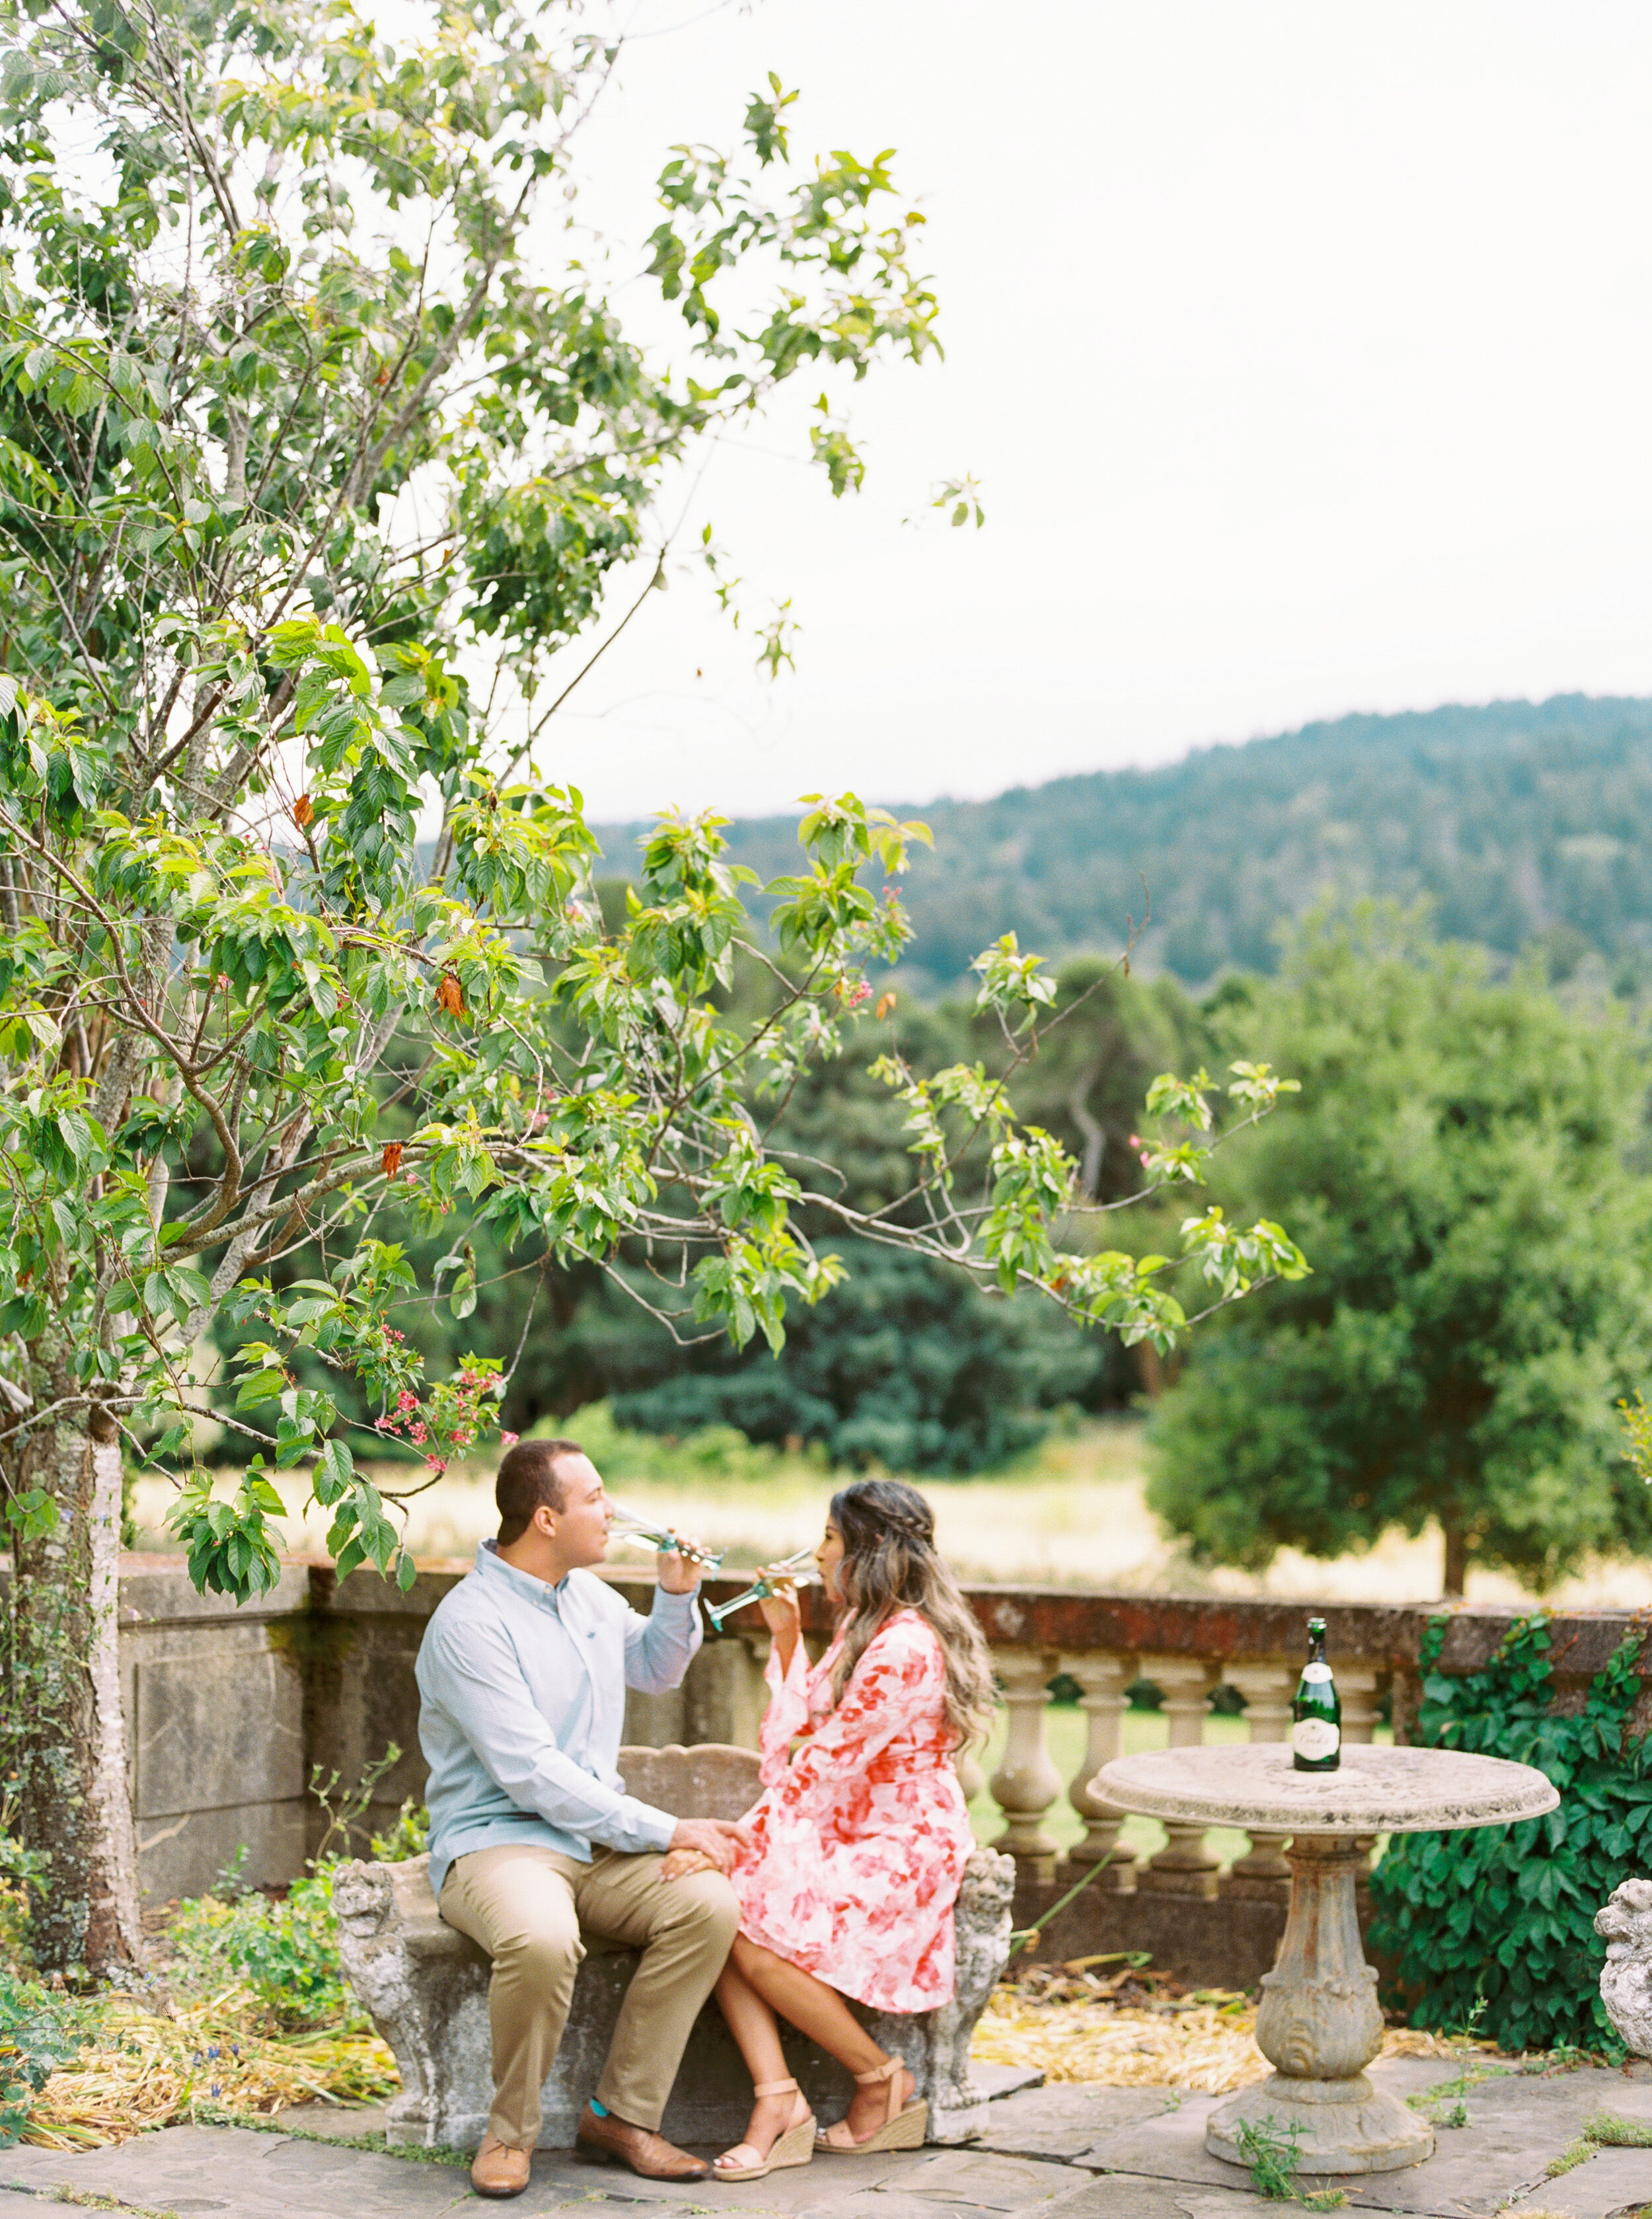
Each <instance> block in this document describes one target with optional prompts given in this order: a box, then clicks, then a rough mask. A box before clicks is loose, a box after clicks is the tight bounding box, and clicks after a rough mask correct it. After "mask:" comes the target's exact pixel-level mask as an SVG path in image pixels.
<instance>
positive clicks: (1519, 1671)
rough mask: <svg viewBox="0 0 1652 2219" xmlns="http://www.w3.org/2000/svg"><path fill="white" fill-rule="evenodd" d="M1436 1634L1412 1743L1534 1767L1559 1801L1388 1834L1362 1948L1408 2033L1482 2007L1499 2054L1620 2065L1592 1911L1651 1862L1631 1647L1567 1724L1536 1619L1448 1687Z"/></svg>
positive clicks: (1440, 1631)
mask: <svg viewBox="0 0 1652 2219" xmlns="http://www.w3.org/2000/svg"><path fill="white" fill-rule="evenodd" d="M1445 1628H1446V1620H1445V1619H1444V1618H1437V1619H1432V1621H1431V1622H1430V1625H1429V1629H1428V1632H1427V1634H1426V1636H1425V1639H1424V1643H1423V1650H1422V1656H1421V1658H1420V1663H1421V1665H1422V1669H1423V1700H1422V1705H1421V1707H1420V1710H1419V1713H1418V1728H1419V1739H1420V1740H1421V1741H1422V1742H1424V1743H1427V1744H1429V1745H1430V1746H1433V1747H1438V1748H1444V1749H1457V1750H1473V1751H1475V1752H1477V1753H1479V1754H1481V1755H1482V1756H1503V1757H1512V1758H1513V1759H1514V1760H1515V1761H1516V1762H1518V1763H1521V1764H1531V1765H1535V1766H1537V1768H1538V1770H1539V1771H1541V1772H1544V1773H1546V1774H1547V1775H1548V1776H1549V1778H1550V1780H1552V1781H1554V1783H1555V1785H1556V1787H1557V1788H1558V1789H1559V1790H1560V1793H1561V1801H1560V1806H1559V1808H1558V1809H1557V1810H1554V1811H1551V1812H1549V1814H1548V1815H1547V1816H1546V1817H1544V1818H1528V1819H1525V1820H1523V1821H1522V1822H1521V1824H1518V1825H1517V1826H1481V1827H1477V1828H1475V1829H1472V1830H1469V1831H1463V1832H1456V1833H1449V1834H1405V1835H1400V1836H1396V1837H1395V1838H1394V1841H1393V1842H1392V1843H1390V1845H1389V1847H1388V1852H1387V1854H1386V1855H1384V1857H1383V1859H1382V1863H1381V1864H1380V1865H1379V1866H1378V1868H1377V1869H1376V1874H1374V1875H1373V1878H1372V1882H1371V1894H1372V1898H1373V1900H1374V1901H1375V1903H1376V1906H1377V1909H1378V1911H1379V1914H1380V1915H1379V1917H1378V1918H1377V1921H1376V1924H1375V1925H1374V1926H1373V1927H1372V1929H1371V1936H1370V1938H1371V1943H1372V1946H1373V1948H1374V1949H1377V1950H1379V1951H1381V1952H1382V1953H1384V1954H1385V1955H1388V1956H1390V1957H1391V1958H1392V1959H1393V1960H1394V1963H1395V1967H1396V1970H1397V1973H1398V1977H1399V1980H1400V1984H1401V1986H1402V1987H1403V1988H1404V1990H1405V1991H1406V1992H1407V1995H1409V1996H1410V1997H1411V1998H1413V2009H1412V2013H1411V2017H1412V2023H1413V2025H1416V2026H1427V2027H1439V2028H1446V2029H1451V2028H1456V2027H1458V2026H1461V2025H1463V2023H1465V2022H1466V2021H1467V2020H1468V2019H1469V2017H1471V2016H1472V2015H1474V2014H1475V2011H1476V2009H1477V2008H1479V2009H1480V2010H1481V2023H1482V2024H1483V2029H1484V2031H1485V2032H1486V2033H1487V2034H1489V2035H1494V2036H1495V2037H1496V2038H1497V2040H1498V2041H1499V2042H1500V2043H1501V2044H1502V2046H1503V2048H1506V2049H1553V2048H1563V2047H1568V2046H1570V2047H1574V2048H1581V2049H1588V2050H1598V2051H1600V2052H1602V2053H1604V2054H1607V2055H1611V2056H1614V2057H1621V2056H1622V2055H1623V2054H1624V2051H1623V2045H1622V2043H1621V2042H1619V2041H1618V2036H1617V2035H1616V2033H1615V2032H1614V2031H1613V2029H1612V2023H1611V2021H1610V2020H1609V2019H1608V2018H1607V2017H1606V2015H1605V2010H1604V2008H1603V2007H1602V2005H1601V2002H1600V1971H1601V1967H1602V1966H1603V1965H1604V1963H1605V1942H1602V1941H1601V1940H1600V1939H1599V1936H1597V1935H1596V1933H1595V1931H1594V1915H1595V1913H1596V1911H1599V1908H1600V1906H1601V1905H1602V1904H1603V1903H1605V1900H1606V1899H1607V1897H1608V1896H1609V1895H1610V1894H1611V1893H1612V1890H1613V1888H1615V1887H1616V1886H1618V1883H1619V1882H1620V1881H1621V1880H1627V1879H1628V1878H1630V1875H1631V1874H1634V1873H1636V1872H1644V1871H1646V1870H1647V1868H1648V1867H1649V1865H1652V1756H1649V1748H1648V1741H1647V1737H1644V1736H1642V1737H1638V1738H1637V1737H1634V1736H1633V1735H1631V1733H1630V1714H1631V1712H1633V1710H1634V1707H1635V1704H1636V1699H1637V1697H1638V1696H1639V1694H1640V1689H1641V1683H1640V1679H1639V1676H1638V1675H1637V1674H1636V1669H1635V1664H1636V1657H1637V1656H1638V1655H1639V1653H1640V1647H1641V1643H1640V1639H1639V1638H1637V1637H1636V1636H1630V1638H1628V1639H1626V1640H1625V1641H1624V1644H1623V1646H1622V1647H1621V1648H1620V1649H1619V1650H1618V1652H1617V1654H1616V1656H1613V1657H1612V1661H1611V1663H1609V1664H1608V1665H1607V1666H1606V1668H1605V1670H1604V1671H1603V1672H1601V1673H1599V1674H1598V1675H1597V1676H1596V1678H1595V1679H1594V1681H1593V1682H1592V1683H1591V1685H1590V1688H1589V1690H1588V1694H1587V1697H1586V1699H1585V1700H1584V1703H1583V1706H1582V1708H1581V1711H1579V1712H1577V1713H1576V1714H1575V1715H1574V1716H1570V1717H1563V1716H1558V1715H1556V1712H1555V1711H1554V1710H1553V1708H1552V1707H1551V1706H1552V1704H1553V1701H1554V1687H1553V1671H1552V1668H1551V1666H1550V1659H1549V1654H1548V1651H1549V1645H1550V1642H1549V1629H1548V1625H1547V1622H1546V1620H1545V1619H1544V1617H1543V1615H1542V1614H1538V1615H1536V1616H1533V1617H1531V1618H1526V1619H1518V1620H1517V1621H1516V1622H1515V1623H1514V1624H1513V1625H1512V1626H1511V1627H1510V1628H1509V1631H1508V1632H1507V1634H1506V1637H1505V1638H1504V1640H1503V1643H1502V1645H1501V1646H1500V1648H1499V1650H1498V1651H1497V1653H1496V1655H1495V1656H1494V1657H1493V1658H1492V1660H1491V1662H1490V1663H1489V1664H1487V1666H1486V1668H1485V1669H1484V1670H1483V1671H1481V1672H1472V1673H1469V1674H1467V1675H1464V1676H1463V1677H1462V1678H1460V1679H1454V1678H1448V1677H1447V1676H1446V1675H1444V1674H1443V1673H1439V1672H1437V1671H1436V1670H1435V1669H1434V1667H1435V1665H1436V1664H1437V1663H1438V1659H1439V1654H1440V1647H1441V1644H1442V1643H1443V1642H1444V1638H1445Z"/></svg>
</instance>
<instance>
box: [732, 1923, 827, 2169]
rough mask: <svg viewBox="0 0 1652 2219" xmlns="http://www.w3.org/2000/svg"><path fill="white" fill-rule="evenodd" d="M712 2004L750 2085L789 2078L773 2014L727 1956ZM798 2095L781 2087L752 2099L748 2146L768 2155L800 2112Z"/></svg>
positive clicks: (763, 2154)
mask: <svg viewBox="0 0 1652 2219" xmlns="http://www.w3.org/2000/svg"><path fill="white" fill-rule="evenodd" d="M715 1993H716V1996H717V2007H718V2009H719V2010H720V2011H722V2013H723V2016H724V2018H725V2019H726V2020H727V2021H728V2023H729V2031H730V2034H731V2035H733V2036H734V2038H735V2042H736V2045H737V2046H738V2048H739V2051H740V2054H741V2055H742V2057H743V2058H744V2059H745V2061H746V2070H747V2071H748V2073H750V2075H751V2078H752V2085H753V2086H754V2087H756V2086H759V2085H762V2084H765V2083H767V2082H769V2081H772V2080H784V2079H787V2078H788V2075H787V2073H786V2053H785V2051H784V2050H783V2049H782V2048H780V2029H779V2026H778V2025H777V2024H776V2023H775V2019H774V2014H773V2011H771V2010H770V2009H769V2007H768V2005H767V2004H766V2003H765V2002H764V2001H763V1998H761V1996H760V1995H759V1994H758V1992H757V1991H756V1990H755V1988H754V1987H753V1986H751V1985H750V1983H749V1982H748V1980H746V1979H745V1977H744V1976H743V1974H742V1973H740V1972H739V1971H738V1970H737V1969H736V1966H735V1964H734V1961H733V1960H732V1959H730V1961H729V1963H728V1965H727V1966H726V1967H724V1971H723V1973H722V1975H721V1977H720V1978H719V1980H718V1981H717V1988H716V1991H715ZM805 2108H806V2107H805V2106H804V2103H803V2099H802V2098H800V2097H799V2096H798V2095H797V2094H796V2093H795V2092H793V2091H792V2090H791V2089H789V2088H788V2089H786V2090H785V2091H784V2092H782V2093H781V2094H779V2095H778V2096H759V2097H756V2098H755V2099H754V2101H753V2104H752V2113H751V2121H750V2123H749V2124H748V2127H747V2129H746V2133H745V2141H746V2144H747V2146H748V2148H751V2149H755V2151H756V2153H757V2154H758V2156H759V2157H767V2155H768V2154H769V2151H770V2150H771V2148H773V2145H774V2143H775V2142H776V2141H779V2137H780V2136H781V2135H783V2134H784V2133H785V2132H786V2129H787V2128H788V2127H789V2126H791V2125H792V2124H793V2123H794V2122H795V2121H796V2120H797V2119H798V2118H799V2117H800V2116H803V2113H804V2110H805Z"/></svg>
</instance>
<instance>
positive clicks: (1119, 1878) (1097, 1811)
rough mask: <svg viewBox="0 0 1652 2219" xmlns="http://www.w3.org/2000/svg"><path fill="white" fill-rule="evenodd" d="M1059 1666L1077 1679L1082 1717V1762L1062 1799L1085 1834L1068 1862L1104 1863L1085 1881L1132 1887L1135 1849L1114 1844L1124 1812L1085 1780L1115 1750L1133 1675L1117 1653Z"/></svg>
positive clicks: (1078, 1658) (1067, 1660)
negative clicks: (1069, 1804) (1080, 1823)
mask: <svg viewBox="0 0 1652 2219" xmlns="http://www.w3.org/2000/svg"><path fill="white" fill-rule="evenodd" d="M1061 1669H1062V1670H1063V1671H1064V1672H1070V1673H1071V1675H1072V1676H1073V1678H1074V1679H1075V1680H1076V1681H1078V1688H1079V1694H1078V1707H1079V1709H1080V1710H1081V1711H1083V1712H1084V1720H1085V1735H1084V1762H1083V1763H1082V1764H1081V1765H1080V1766H1079V1768H1078V1771H1077V1772H1075V1773H1074V1775H1073V1776H1072V1779H1071V1781H1070V1782H1069V1783H1068V1787H1067V1800H1068V1802H1069V1803H1071V1806H1072V1807H1073V1809H1074V1810H1075V1811H1076V1812H1078V1815H1079V1817H1080V1818H1082V1819H1083V1820H1084V1840H1083V1841H1082V1842H1080V1843H1078V1845H1077V1847H1076V1848H1075V1849H1073V1850H1072V1851H1071V1856H1070V1862H1071V1863H1073V1864H1075V1865H1099V1864H1105V1866H1106V1867H1107V1869H1106V1871H1105V1872H1102V1873H1098V1874H1096V1878H1095V1880H1093V1881H1092V1882H1091V1883H1090V1885H1091V1886H1093V1887H1105V1888H1111V1889H1119V1888H1128V1887H1133V1886H1134V1885H1135V1863H1136V1853H1135V1851H1134V1850H1133V1849H1121V1848H1120V1847H1119V1828H1120V1827H1121V1825H1122V1824H1123V1823H1124V1819H1125V1815H1126V1814H1125V1813H1124V1812H1122V1811H1121V1809H1120V1808H1119V1806H1118V1805H1117V1804H1116V1803H1109V1801H1108V1799H1107V1798H1106V1796H1105V1795H1098V1794H1096V1793H1095V1792H1094V1791H1093V1790H1092V1788H1091V1787H1090V1782H1091V1781H1093V1780H1094V1779H1095V1777H1096V1774H1097V1773H1098V1772H1099V1771H1100V1770H1101V1768H1102V1766H1103V1765H1104V1764H1107V1763H1109V1762H1111V1761H1112V1759H1113V1758H1114V1757H1115V1756H1118V1755H1119V1754H1120V1750H1121V1746H1122V1734H1121V1728H1122V1725H1123V1720H1124V1713H1125V1712H1126V1710H1127V1708H1128V1707H1129V1706H1128V1705H1127V1702H1126V1701H1125V1697H1124V1691H1125V1689H1126V1688H1127V1687H1128V1686H1129V1684H1130V1682H1131V1681H1132V1679H1133V1677H1134V1676H1135V1675H1134V1673H1133V1670H1132V1669H1131V1666H1130V1663H1129V1660H1128V1659H1127V1658H1126V1657H1122V1656H1064V1657H1063V1658H1062V1659H1061Z"/></svg>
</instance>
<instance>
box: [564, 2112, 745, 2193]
mask: <svg viewBox="0 0 1652 2219" xmlns="http://www.w3.org/2000/svg"><path fill="white" fill-rule="evenodd" d="M574 2137H575V2139H576V2141H578V2142H579V2144H580V2148H581V2155H582V2156H587V2157H594V2158H600V2159H601V2160H603V2161H604V2162H605V2163H606V2162H607V2161H609V2160H613V2159H618V2161H619V2163H620V2164H621V2165H628V2166H630V2169H631V2171H632V2172H640V2173H641V2174H642V2176H643V2179H644V2180H704V2179H705V2176H706V2175H707V2173H709V2172H711V2166H709V2165H708V2164H707V2163H706V2161H705V2159H704V2158H703V2157H690V2156H689V2154H688V2152H687V2151H686V2150H680V2149H679V2148H677V2145H676V2143H675V2142H668V2141H667V2140H666V2138H665V2136H664V2135H656V2134H653V2133H650V2131H649V2129H648V2128H647V2127H633V2126H629V2125H627V2123H626V2122H625V2121H624V2119H617V2118H616V2117H615V2116H614V2115H613V2113H612V2111H610V2112H609V2114H608V2116H607V2117H606V2119H599V2117H598V2116H597V2115H596V2113H595V2112H594V2111H593V2110H592V2109H591V2106H590V2105H589V2104H587V2105H586V2107H585V2109H584V2110H583V2111H582V2112H581V2114H580V2123H579V2125H578V2126H577V2127H576V2128H575V2129H574Z"/></svg>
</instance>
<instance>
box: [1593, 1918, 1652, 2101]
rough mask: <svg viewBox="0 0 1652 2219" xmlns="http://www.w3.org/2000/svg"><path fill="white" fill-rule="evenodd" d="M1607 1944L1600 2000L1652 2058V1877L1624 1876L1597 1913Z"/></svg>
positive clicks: (1627, 2038)
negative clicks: (1620, 1883) (1635, 1878)
mask: <svg viewBox="0 0 1652 2219" xmlns="http://www.w3.org/2000/svg"><path fill="white" fill-rule="evenodd" d="M1594 1930H1595V1932H1596V1933H1597V1934H1598V1935H1599V1936H1600V1937H1601V1939H1602V1940H1603V1941H1604V1942H1605V1945H1606V1961H1605V1967H1604V1968H1603V1969H1602V1972H1601V1974H1600V2000H1601V2002H1602V2003H1603V2004H1605V2007H1606V2017H1608V2018H1609V2019H1610V2020H1611V2021H1612V2024H1613V2025H1614V2026H1615V2027H1616V2028H1617V2029H1618V2033H1619V2034H1620V2035H1621V2036H1623V2038H1624V2042H1625V2043H1626V2044H1627V2045H1628V2047H1629V2048H1630V2049H1632V2050H1633V2051H1634V2053H1635V2054H1636V2056H1637V2057H1652V1880H1624V1882H1623V1884H1622V1885H1621V1886H1618V1887H1616V1888H1614V1889H1613V1890H1612V1899H1611V1901H1610V1902H1609V1903H1608V1904H1607V1905H1605V1909H1604V1910H1601V1911H1596V1913H1595V1915H1594Z"/></svg>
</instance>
